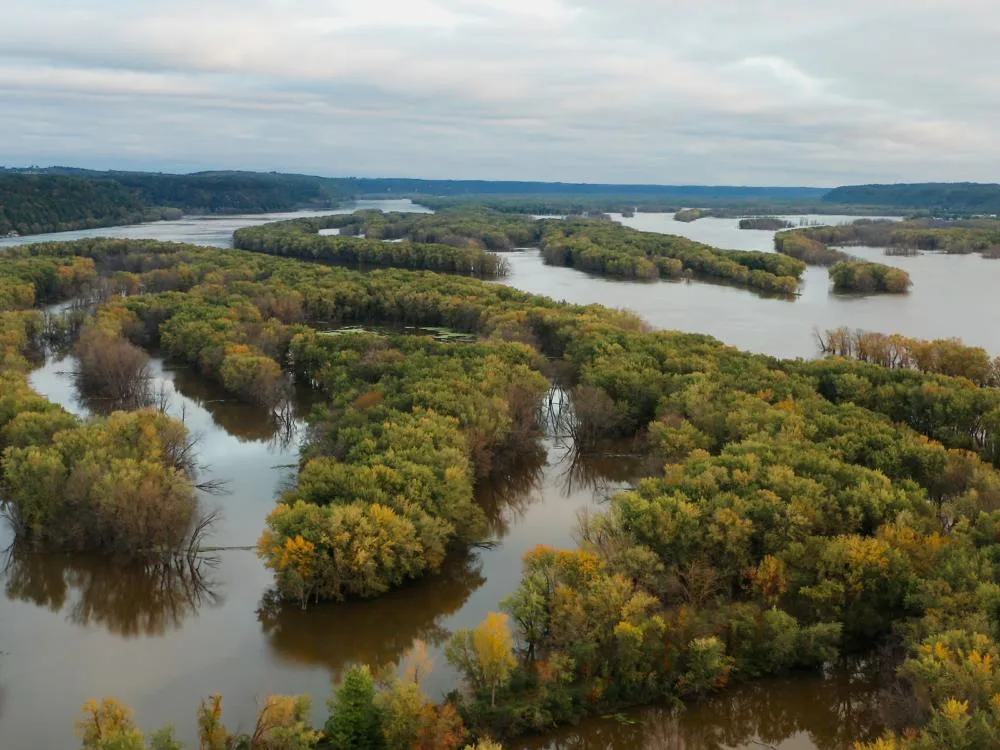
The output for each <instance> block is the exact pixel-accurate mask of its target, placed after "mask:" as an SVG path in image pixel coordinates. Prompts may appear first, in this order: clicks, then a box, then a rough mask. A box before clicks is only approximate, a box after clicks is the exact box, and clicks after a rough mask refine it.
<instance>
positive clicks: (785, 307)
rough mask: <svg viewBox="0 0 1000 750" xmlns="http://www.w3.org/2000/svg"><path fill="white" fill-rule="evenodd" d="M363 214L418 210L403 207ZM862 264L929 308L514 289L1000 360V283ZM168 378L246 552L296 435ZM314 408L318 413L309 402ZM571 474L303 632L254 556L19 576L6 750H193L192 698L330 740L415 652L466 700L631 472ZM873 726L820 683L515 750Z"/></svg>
mask: <svg viewBox="0 0 1000 750" xmlns="http://www.w3.org/2000/svg"><path fill="white" fill-rule="evenodd" d="M357 207H372V208H383V209H385V210H409V209H412V208H417V207H414V206H412V204H408V202H405V201H379V202H366V203H365V204H364V205H363V206H357ZM354 208H355V206H351V207H348V208H345V209H343V210H344V211H350V210H354ZM318 213H330V212H328V211H327V212H318ZM296 215H302V214H296ZM287 216H289V215H288V214H280V215H279V214H275V215H268V216H249V217H225V218H215V217H203V218H188V219H185V220H182V221H178V222H157V223H153V224H144V225H139V226H137V227H118V228H115V229H101V230H88V231H86V232H72V233H65V234H60V235H55V236H48V237H45V239H72V238H75V237H80V236H102V235H104V236H108V235H110V236H119V237H143V238H152V239H161V240H174V241H187V242H198V243H201V244H208V245H214V246H218V247H227V246H230V244H231V233H232V231H233V230H234V229H236V228H238V227H240V226H248V225H251V224H255V223H261V222H263V221H270V220H274V219H277V218H286V217H287ZM818 218H819V217H818ZM822 218H825V219H827V218H829V217H822ZM848 218H850V217H844V218H843V220H847V219H848ZM624 221H625V222H626V223H629V224H631V225H633V226H636V227H637V228H643V229H648V230H651V231H670V232H673V233H678V234H685V235H687V236H692V237H693V238H695V239H701V240H705V241H711V242H712V243H713V244H717V245H720V246H725V247H738V248H745V249H759V250H767V249H770V245H771V243H772V241H773V233H770V232H760V231H751V230H745V231H741V230H738V229H737V228H736V220H729V219H702V220H699V221H697V222H694V223H691V224H684V223H680V222H674V221H673V219H672V217H671V216H669V215H658V214H639V215H638V216H636V217H634V218H631V219H626V220H624ZM37 239H41V238H38V237H32V238H19V240H18V241H17V242H18V243H23V242H26V241H32V240H37ZM0 244H15V242H14V241H13V240H4V241H3V242H0ZM852 252H855V253H857V254H859V255H865V257H869V255H870V257H872V258H878V259H880V260H884V261H885V262H888V263H891V264H893V265H899V266H901V267H903V268H906V269H907V270H908V271H909V272H910V274H911V276H912V277H913V280H914V285H915V286H914V291H913V292H911V293H910V294H909V295H905V296H881V297H866V298H859V297H841V296H838V295H833V294H832V293H830V292H829V288H828V286H829V285H828V283H827V282H826V271H825V269H810V271H809V272H808V273H807V276H806V283H805V285H804V290H803V294H802V296H801V297H800V298H798V299H796V300H794V301H786V300H778V299H768V298H765V297H762V296H760V295H757V294H754V293H752V292H749V291H747V290H744V289H739V288H734V287H729V286H724V285H716V284H705V283H700V282H677V283H675V282H651V283H639V282H620V281H609V280H606V279H601V278H597V277H593V276H590V275H587V274H583V273H580V272H577V271H574V270H572V269H566V268H553V267H548V266H545V265H543V264H542V263H541V260H540V258H539V256H538V252H537V251H534V250H528V251H521V252H516V253H511V254H510V255H509V258H510V260H511V263H512V267H513V273H512V275H511V276H510V277H509V278H507V279H506V280H505V281H504V283H508V284H510V285H512V286H515V287H518V288H521V289H526V290H528V291H533V292H538V293H543V294H547V295H550V296H553V297H556V298H560V299H566V300H569V301H573V302H588V303H589V302H600V303H602V304H607V305H612V306H622V307H628V308H629V309H632V310H634V311H635V312H637V313H639V314H640V315H642V316H643V317H644V318H646V319H647V320H648V321H649V322H650V323H651V324H653V325H654V326H656V327H659V328H676V329H681V330H689V331H697V332H704V333H710V334H713V335H715V336H717V337H719V338H720V339H722V340H724V341H726V342H728V343H732V344H735V345H738V346H740V347H742V348H745V349H750V350H754V351H760V352H766V353H769V354H775V355H782V356H803V357H809V356H813V355H814V354H815V348H814V342H813V339H812V330H813V328H814V327H821V328H822V327H832V326H837V325H844V324H847V325H852V326H861V327H865V328H870V329H873V330H884V331H902V332H904V333H908V334H911V335H916V336H924V337H928V336H930V337H936V336H956V335H958V336H962V337H963V338H964V339H965V340H966V341H968V342H970V343H977V344H981V345H983V346H986V347H987V348H988V349H990V350H991V351H993V352H994V353H997V352H1000V327H998V326H996V325H993V324H991V320H992V318H991V317H990V315H989V311H988V309H987V305H988V300H989V299H990V297H989V295H988V294H986V292H985V290H986V287H987V286H988V285H989V286H991V287H992V288H995V285H996V282H997V281H1000V261H997V262H994V261H985V260H982V259H981V258H979V257H978V256H963V257H957V256H939V255H931V254H928V255H921V256H917V257H912V258H903V257H894V258H886V259H883V258H882V257H881V252H880V251H878V250H868V249H855V250H852ZM153 365H154V370H155V373H156V376H157V378H158V379H159V380H160V381H161V382H162V383H164V384H165V387H166V388H167V389H168V391H170V392H171V394H172V398H171V410H172V412H173V413H174V414H177V415H182V416H183V418H184V419H185V421H186V423H187V424H188V426H189V428H190V429H191V430H192V431H193V432H195V433H196V434H198V435H199V436H200V440H201V442H200V447H199V455H200V457H201V460H202V462H203V463H205V464H206V465H207V467H208V468H207V474H206V476H208V477H213V478H218V479H222V480H225V481H226V482H227V483H228V486H227V489H228V494H226V495H223V496H220V497H206V498H204V502H205V503H206V504H209V505H216V506H218V507H220V508H221V509H222V511H223V518H222V521H221V522H220V524H219V526H218V528H217V529H216V532H215V534H214V535H213V537H212V541H211V543H212V544H214V545H218V546H223V547H246V546H252V545H253V544H254V542H255V541H256V538H257V536H258V535H259V533H260V531H261V529H262V527H263V522H264V517H265V516H266V514H267V513H268V512H269V511H270V509H271V508H272V507H273V505H274V502H275V498H276V496H277V494H278V493H279V491H280V487H281V485H282V482H283V481H285V480H286V479H287V478H288V477H289V476H290V475H291V474H292V473H293V472H294V465H295V462H296V459H297V449H298V439H299V437H300V436H301V430H299V432H297V433H295V434H292V435H290V436H287V435H286V436H282V435H276V434H275V430H274V427H273V425H272V424H271V423H270V421H269V419H268V416H267V415H266V414H265V413H262V412H261V411H259V410H257V409H255V408H254V407H251V406H247V405H243V404H239V403H235V402H234V401H232V399H230V398H229V397H227V396H226V394H224V393H222V392H220V390H219V389H218V388H217V387H215V386H214V385H213V384H212V383H208V382H205V381H204V379H202V378H201V377H199V376H197V375H196V374H194V373H192V372H191V371H190V370H189V369H187V368H185V367H180V366H177V365H175V364H172V363H169V362H164V361H162V360H160V359H154V361H153ZM72 368H73V362H72V360H63V361H58V360H55V359H49V360H48V361H46V363H45V364H44V366H42V367H41V368H39V369H38V370H36V371H35V372H34V373H33V375H32V383H33V385H34V387H35V388H36V389H37V390H38V391H39V392H40V393H42V394H44V395H46V396H47V397H49V398H51V399H52V400H54V401H57V402H59V403H61V404H63V405H64V406H66V407H67V408H69V409H71V410H73V411H75V412H76V413H80V414H86V413H88V412H89V408H88V405H87V404H86V403H85V402H84V401H82V400H81V399H80V397H79V395H78V393H77V391H76V388H75V382H74V378H73V376H72ZM301 399H302V401H301V403H302V406H303V409H304V408H305V406H306V405H307V402H308V394H301ZM283 438H285V439H283ZM571 455H572V446H571V445H569V444H568V443H567V441H566V440H565V439H563V438H561V437H559V436H558V435H555V434H549V435H547V436H546V437H545V438H544V439H543V440H542V441H541V442H540V450H539V451H538V453H537V455H529V456H527V457H526V458H525V460H524V462H523V465H521V466H519V467H518V468H517V470H516V471H512V472H511V473H510V475H509V476H508V477H506V478H504V480H503V481H501V482H498V483H497V484H496V485H495V486H491V487H484V488H482V489H481V491H480V499H481V501H482V502H483V503H484V504H485V505H486V507H487V508H489V509H490V510H491V516H492V519H493V536H494V539H495V541H496V545H495V546H493V547H492V548H489V549H483V550H478V551H476V552H475V553H474V554H472V555H470V556H469V557H468V558H466V559H456V560H452V561H450V562H449V564H448V565H447V566H446V568H445V570H444V571H443V572H442V573H441V574H440V575H438V576H434V577H432V578H429V579H427V580H425V581H423V582H421V583H419V584H416V585H413V586H409V587H407V588H405V589H403V590H400V591H397V592H394V593H392V594H390V595H388V596H385V597H382V598H380V599H379V600H377V601H374V602H353V603H349V604H345V605H334V606H324V607H317V608H315V609H311V610H310V611H308V612H301V611H299V610H297V609H295V608H291V609H279V608H275V607H274V606H273V605H271V604H269V603H268V601H267V598H266V596H265V594H266V592H267V591H268V588H269V586H270V583H271V575H270V574H269V573H268V571H266V570H265V569H264V568H263V567H262V565H261V564H260V562H259V561H258V560H257V558H256V556H255V555H254V553H253V551H251V550H230V551H224V552H219V553H218V554H217V561H215V564H214V565H206V566H205V567H204V568H203V570H202V575H201V576H199V577H196V578H190V577H188V578H177V577H164V576H158V575H151V574H149V573H147V572H145V571H141V570H140V571H136V570H131V569H122V568H121V567H115V566H113V565H111V564H109V563H108V562H106V561H103V560H93V559H86V558H79V557H76V558H68V557H61V556H29V557H13V558H11V559H10V560H8V561H7V565H6V567H5V569H4V572H3V577H2V581H0V584H2V585H3V587H4V594H3V596H2V598H0V652H3V653H2V656H0V747H2V748H4V749H5V750H7V749H10V750H21V749H22V748H24V749H25V750H28V749H29V748H38V747H45V748H64V747H65V748H70V747H73V746H74V745H75V743H74V740H73V734H72V723H73V720H74V717H76V715H77V711H78V709H79V706H80V704H82V703H83V702H84V701H85V700H86V699H88V698H92V697H100V696H104V695H115V696H117V697H119V698H121V699H123V700H125V701H127V702H128V703H130V704H131V705H132V706H133V707H135V709H136V711H137V719H138V721H139V723H140V724H141V725H142V726H143V727H146V728H153V727H157V726H160V725H162V724H165V723H170V724H174V725H175V726H176V727H177V729H178V732H179V734H180V736H181V737H182V738H184V739H186V740H187V741H188V742H189V743H190V742H191V741H192V740H193V736H192V734H193V728H194V725H195V709H196V707H197V702H198V700H199V698H201V697H203V696H206V695H208V694H210V693H212V692H216V691H217V692H221V693H223V694H224V695H225V701H226V706H227V717H228V719H229V720H230V723H231V724H239V725H242V726H244V727H245V726H247V725H248V724H249V723H250V721H251V720H252V715H253V711H254V707H255V705H257V704H258V703H259V701H260V700H261V699H262V698H263V697H264V696H265V695H267V694H269V693H275V692H279V693H310V694H311V695H313V696H314V699H315V704H316V709H315V716H316V718H317V720H321V719H322V717H323V715H324V713H325V710H324V708H323V701H324V700H325V698H326V697H327V696H328V695H329V692H330V687H331V684H332V682H334V681H335V680H336V679H337V678H338V677H339V676H340V675H341V673H342V672H343V670H344V668H345V667H346V666H348V665H350V664H352V663H357V662H367V663H371V664H375V665H379V664H389V663H392V662H395V661H397V660H399V659H400V658H401V657H403V656H405V654H406V653H407V652H408V651H409V650H410V649H411V648H412V647H413V646H414V644H415V643H416V642H417V641H423V642H425V643H427V644H428V645H429V647H430V651H431V654H432V656H433V657H434V659H435V670H434V672H433V673H432V674H431V675H430V676H429V677H428V679H427V681H426V682H425V688H426V689H427V690H428V692H429V693H430V694H431V695H432V696H434V697H440V696H441V695H442V694H443V693H445V692H447V691H448V690H450V689H451V688H452V687H453V686H454V682H455V675H454V674H453V673H452V671H451V670H450V669H449V668H448V667H447V665H446V664H445V663H444V659H443V657H442V656H441V653H440V649H439V646H440V644H441V643H442V642H443V640H444V639H445V638H446V637H447V635H448V634H449V633H450V632H452V631H453V630H454V629H456V628H460V627H469V626H473V625H475V624H476V623H478V622H479V621H480V620H481V619H482V617H483V616H484V615H485V614H486V613H487V612H489V611H491V610H495V609H496V607H497V605H498V603H499V601H500V600H501V599H502V598H503V597H504V596H506V595H507V594H508V593H509V592H510V591H511V590H512V589H513V587H514V586H515V585H516V582H517V580H518V577H519V560H520V558H521V556H522V554H523V553H524V552H525V551H526V550H528V549H530V548H531V547H533V546H535V545H536V544H539V543H545V544H552V545H557V546H568V545H571V544H572V543H573V540H572V527H573V520H574V518H575V516H576V514H577V513H578V512H579V511H581V510H583V509H586V508H595V507H599V505H600V503H601V502H602V501H603V499H604V498H605V497H606V495H607V492H608V491H609V490H611V489H614V488H615V487H620V486H623V485H624V484H625V483H626V482H627V481H629V480H630V479H631V478H632V476H633V475H634V474H635V473H636V467H635V466H634V465H631V464H630V463H629V462H628V461H622V460H620V459H617V458H616V459H604V460H598V459H588V460H584V461H581V462H576V463H575V464H574V463H573V462H572V461H571V460H570V456H571ZM6 533H7V532H6V531H3V532H0V543H2V542H5V541H9V540H7V539H4V538H3V537H2V534H6ZM877 707H878V680H877V679H876V678H874V677H872V676H871V674H870V673H869V671H868V670H864V669H847V668H841V669H838V670H834V671H832V672H831V673H830V674H829V675H827V676H825V677H820V676H815V677H807V676H800V677H796V678H794V679H784V680H769V681H763V682H760V683H756V684H754V685H751V686H745V687H740V688H736V689H734V690H731V691H727V692H726V693H724V694H723V695H722V696H719V697H717V698H715V699H713V700H712V701H710V702H708V703H706V704H702V705H699V706H695V707H692V708H689V709H688V710H686V711H680V712H678V711H673V710H667V709H665V708H654V709H648V710H645V711H637V712H630V713H628V714H625V715H623V716H619V717H607V718H604V719H596V720H592V721H588V722H584V723H583V724H581V725H580V726H579V727H576V728H572V729H569V730H563V731H560V732H557V733H555V734H553V735H551V736H547V737H545V738H539V739H526V740H524V741H523V742H520V743H513V744H512V745H510V747H512V748H526V749H527V748H532V749H536V748H546V747H551V748H602V749H603V748H633V747H636V748H648V749H649V750H653V749H655V748H678V749H680V748H683V749H684V750H709V749H710V748H711V749H712V750H714V749H715V748H722V747H726V748H746V749H747V750H749V749H750V748H759V747H761V743H764V745H765V746H774V747H778V748H782V750H846V749H847V748H849V747H850V743H851V741H852V740H854V739H857V738H858V737H866V736H871V735H872V734H873V733H877V732H878V730H879V728H880V718H879V713H878V710H877Z"/></svg>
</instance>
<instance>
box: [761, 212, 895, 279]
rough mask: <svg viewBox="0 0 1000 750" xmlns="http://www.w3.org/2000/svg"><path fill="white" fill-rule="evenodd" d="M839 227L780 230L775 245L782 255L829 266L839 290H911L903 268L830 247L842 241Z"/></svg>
mask: <svg viewBox="0 0 1000 750" xmlns="http://www.w3.org/2000/svg"><path fill="white" fill-rule="evenodd" d="M857 225H858V226H861V225H864V226H878V225H880V223H879V222H866V221H865V220H861V221H860V222H858V223H857ZM841 226H855V225H841ZM840 228H841V227H813V228H807V229H794V230H791V231H788V232H779V233H778V234H776V235H775V236H774V247H775V250H777V251H778V252H779V253H781V254H782V255H787V256H789V257H792V258H797V259H799V260H801V261H803V262H805V263H808V264H809V265H817V266H829V267H830V271H829V273H830V279H831V281H833V289H834V291H836V292H857V293H862V294H872V293H876V292H886V293H889V294H904V293H905V292H907V291H909V289H910V287H911V286H912V282H911V281H910V275H909V274H908V273H907V272H906V271H904V270H902V269H901V268H895V267H894V266H887V265H885V264H884V263H872V262H869V261H863V260H859V259H857V258H855V257H854V256H852V255H850V254H849V253H845V252H844V251H843V250H837V249H836V248H832V247H828V246H827V243H831V244H842V242H841V239H843V237H842V236H841V234H840ZM848 244H849V243H848Z"/></svg>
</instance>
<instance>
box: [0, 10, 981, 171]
mask: <svg viewBox="0 0 1000 750" xmlns="http://www.w3.org/2000/svg"><path fill="white" fill-rule="evenodd" d="M0 17H2V23H0V164H6V165H8V166H27V165H31V164H39V165H50V164H62V165H69V166H83V167H90V168H95V169H106V168H116V169H151V170H162V171H172V172H178V171H193V170H200V169H255V170H279V171H288V172H306V173H310V174H322V175H330V176H348V175H355V176H400V177H427V178H459V179H526V180H561V181H577V182H617V183H623V182H624V183H637V182H640V183H662V184H738V185H815V186H833V185H838V184H853V183H867V182H915V181H952V180H973V181H980V182H995V181H998V178H1000V138H997V137H996V135H995V134H996V132H997V131H998V129H1000V128H998V126H1000V76H997V74H996V72H995V70H994V68H995V66H994V65H993V63H994V62H996V61H997V60H998V59H1000V58H998V52H997V46H996V40H997V39H998V38H1000V36H998V35H1000V4H997V3H996V2H995V0H946V1H945V0H839V1H838V2H836V3H818V2H812V1H811V0H399V1H397V0H239V1H238V2H237V1H236V0H197V1H195V0H141V2H139V1H137V0H32V2H30V3H29V2H21V3H16V2H15V1H14V0H0Z"/></svg>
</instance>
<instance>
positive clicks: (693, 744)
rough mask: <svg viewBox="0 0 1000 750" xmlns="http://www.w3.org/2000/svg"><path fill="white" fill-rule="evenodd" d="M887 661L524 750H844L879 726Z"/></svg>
mask: <svg viewBox="0 0 1000 750" xmlns="http://www.w3.org/2000/svg"><path fill="white" fill-rule="evenodd" d="M885 666H886V665H884V664H878V663H851V664H846V665H842V666H838V667H837V668H835V669H831V670H830V671H829V672H828V673H826V674H816V675H812V674H808V675H795V676H792V677H784V678H771V679H764V680H758V681H756V682H753V683H749V684H744V685H737V686H734V687H731V688H729V689H728V690H726V691H724V692H723V693H720V694H719V695H716V696H713V697H711V698H709V699H708V700H706V701H704V702H702V703H697V704H693V705H690V706H686V707H680V708H676V709H671V708H647V709H644V710H642V711H633V712H626V713H624V714H618V715H615V716H609V717H603V718H595V719H588V720H585V721H583V722H581V724H580V725H579V726H576V727H567V728H563V729H558V730H556V731H555V732H553V733H552V734H550V735H547V736H545V737H543V738H542V737H540V738H537V739H535V740H531V739H528V740H526V741H524V742H521V743H515V744H514V746H513V747H515V748H520V749H521V750H620V749H622V748H628V749H629V750H633V749H634V750H754V749H756V750H767V749H768V748H771V749H772V750H849V748H852V747H853V743H854V741H855V740H857V739H868V738H874V737H877V736H878V735H879V733H880V731H881V729H882V719H881V715H882V693H881V686H882V685H883V684H884V678H883V676H882V674H883V670H884V669H885Z"/></svg>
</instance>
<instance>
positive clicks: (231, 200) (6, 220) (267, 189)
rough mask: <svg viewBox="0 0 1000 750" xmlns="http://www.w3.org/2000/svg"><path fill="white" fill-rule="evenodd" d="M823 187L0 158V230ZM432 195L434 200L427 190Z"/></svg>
mask: <svg viewBox="0 0 1000 750" xmlns="http://www.w3.org/2000/svg"><path fill="white" fill-rule="evenodd" d="M826 192H827V191H826V189H825V188H808V187H752V186H728V185H721V186H707V185H648V184H635V185H612V184H597V183H594V184H589V183H568V182H528V181H491V180H419V179H410V178H365V177H320V176H316V175H302V174H283V173H278V172H240V171H213V172H195V173H192V174H169V173H161V172H123V171H107V172H101V171H95V170H89V169H78V168H76V167H65V166H54V167H31V168H27V169H3V168H0V195H2V196H3V197H2V199H0V208H2V210H0V234H7V233H9V232H11V231H16V232H19V233H21V234H29V233H30V234H34V233H39V232H51V231H60V230H65V229H79V228H85V227H96V226H109V225H113V224H122V223H128V222H132V221H139V220H141V219H142V218H143V217H146V218H149V217H159V216H161V215H163V213H162V212H163V209H165V208H170V209H173V210H175V211H183V212H185V213H218V214H233V213H265V212H270V211H291V210H294V209H298V208H327V207H332V206H336V205H337V204H338V203H340V202H342V201H344V200H349V199H351V198H357V197H386V198H388V197H414V198H417V199H418V200H419V199H421V198H427V203H428V204H430V205H432V206H436V207H444V206H445V205H453V204H456V203H469V202H483V203H495V204H496V207H497V208H500V209H501V210H507V211H525V212H528V213H539V212H541V213H545V212H548V211H557V212H572V211H577V212H582V211H585V210H594V209H598V210H617V209H622V210H624V209H626V208H630V207H633V206H643V207H644V208H646V210H653V207H655V206H660V207H661V208H659V209H658V210H666V208H663V207H681V206H689V205H697V206H702V205H712V206H718V205H740V206H746V205H748V204H765V205H777V204H782V205H788V206H791V205H792V204H813V205H815V204H818V203H819V201H820V199H821V198H822V197H823V196H824V194H825V193H826ZM431 198H433V199H434V200H431Z"/></svg>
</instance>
